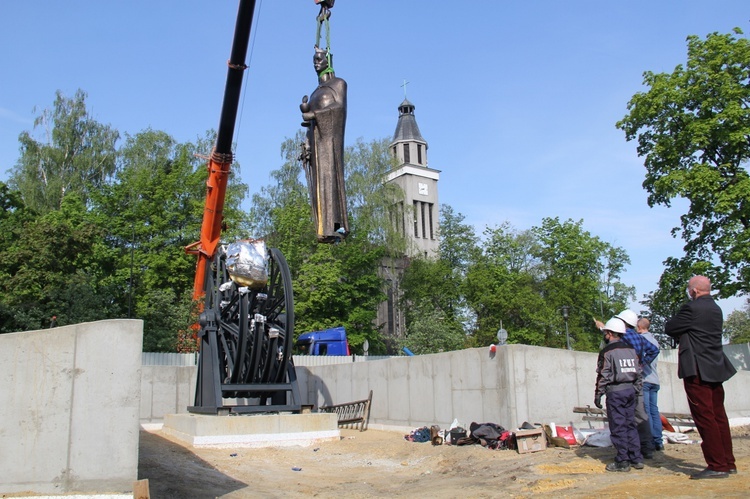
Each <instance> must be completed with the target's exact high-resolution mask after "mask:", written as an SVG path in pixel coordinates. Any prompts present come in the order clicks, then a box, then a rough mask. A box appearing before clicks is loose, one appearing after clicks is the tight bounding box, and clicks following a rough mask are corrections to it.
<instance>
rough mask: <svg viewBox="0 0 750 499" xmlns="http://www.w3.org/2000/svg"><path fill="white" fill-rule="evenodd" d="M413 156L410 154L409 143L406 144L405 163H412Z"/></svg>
mask: <svg viewBox="0 0 750 499" xmlns="http://www.w3.org/2000/svg"><path fill="white" fill-rule="evenodd" d="M410 162H411V156H410V155H409V144H404V163H410Z"/></svg>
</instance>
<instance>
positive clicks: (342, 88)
mask: <svg viewBox="0 0 750 499" xmlns="http://www.w3.org/2000/svg"><path fill="white" fill-rule="evenodd" d="M332 3H333V2H331V4H332ZM331 58H332V55H331V53H330V51H329V50H325V49H321V48H319V47H318V46H316V47H315V55H314V56H313V65H314V66H315V71H316V73H317V74H318V88H316V89H315V91H313V93H312V94H311V95H310V98H309V99H308V97H307V96H306V95H305V96H304V97H303V98H302V104H300V110H301V111H302V119H303V120H304V122H303V123H302V126H304V127H307V137H306V140H305V143H304V144H303V145H302V152H301V154H300V159H301V160H302V163H303V166H304V169H305V175H306V176H307V185H308V188H309V189H310V198H311V201H312V209H313V219H314V221H315V230H316V232H317V236H318V241H320V242H325V243H333V242H337V241H340V240H341V239H342V238H343V237H345V236H346V235H347V234H348V233H349V221H348V218H347V213H346V192H345V191H344V129H345V127H346V82H345V81H344V80H343V79H341V78H338V77H337V76H336V74H335V73H334V71H333V66H332V61H331Z"/></svg>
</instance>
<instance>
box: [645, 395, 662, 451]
mask: <svg viewBox="0 0 750 499" xmlns="http://www.w3.org/2000/svg"><path fill="white" fill-rule="evenodd" d="M658 394H659V385H657V384H655V383H646V382H644V383H643V408H644V409H645V410H646V414H648V420H649V423H650V424H651V436H652V437H653V439H654V445H655V446H656V445H658V446H659V447H664V440H663V438H662V426H661V414H660V413H659V406H658V405H657V403H656V401H657V395H658Z"/></svg>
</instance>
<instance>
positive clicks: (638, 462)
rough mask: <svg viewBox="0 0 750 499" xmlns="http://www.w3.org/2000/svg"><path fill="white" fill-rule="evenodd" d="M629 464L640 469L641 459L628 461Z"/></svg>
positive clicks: (641, 466) (641, 465) (641, 467)
mask: <svg viewBox="0 0 750 499" xmlns="http://www.w3.org/2000/svg"><path fill="white" fill-rule="evenodd" d="M630 466H632V467H633V468H634V469H636V470H642V469H643V461H630Z"/></svg>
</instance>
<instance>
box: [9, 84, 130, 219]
mask: <svg viewBox="0 0 750 499" xmlns="http://www.w3.org/2000/svg"><path fill="white" fill-rule="evenodd" d="M85 100H86V94H85V93H84V92H83V91H81V90H78V91H77V92H76V94H75V96H74V97H73V98H72V99H71V98H66V97H65V96H63V95H62V93H60V92H59V91H58V92H57V94H56V98H55V102H54V107H53V109H45V110H44V111H43V112H42V113H41V115H39V116H38V117H37V118H36V119H35V120H34V128H35V129H41V131H42V132H43V140H41V141H40V140H35V139H34V138H33V137H32V136H31V134H30V133H29V132H23V133H21V135H20V136H19V137H18V140H19V142H20V147H21V157H20V158H19V160H18V162H17V163H16V165H15V167H14V168H13V169H12V170H11V175H10V180H9V182H10V185H11V186H13V187H15V188H16V189H18V191H20V193H21V196H22V198H23V200H24V203H25V204H26V206H28V207H29V208H31V209H33V210H35V211H37V212H39V213H46V212H48V211H50V210H56V209H59V208H60V206H61V205H62V200H63V198H64V197H65V196H66V195H69V194H77V195H78V196H79V197H80V199H81V200H82V201H83V202H84V205H85V204H87V203H88V200H89V197H90V195H91V193H92V191H94V190H96V189H98V188H100V187H101V186H102V185H104V183H105V182H106V181H107V179H108V178H109V177H110V176H111V175H112V173H114V171H115V162H116V156H117V152H116V149H115V143H116V142H117V139H118V138H119V134H118V132H117V131H116V130H113V129H112V128H110V126H109V125H103V124H101V123H99V122H97V121H96V120H95V119H94V118H92V117H91V115H90V114H89V112H88V111H87V109H86V102H85Z"/></svg>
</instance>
